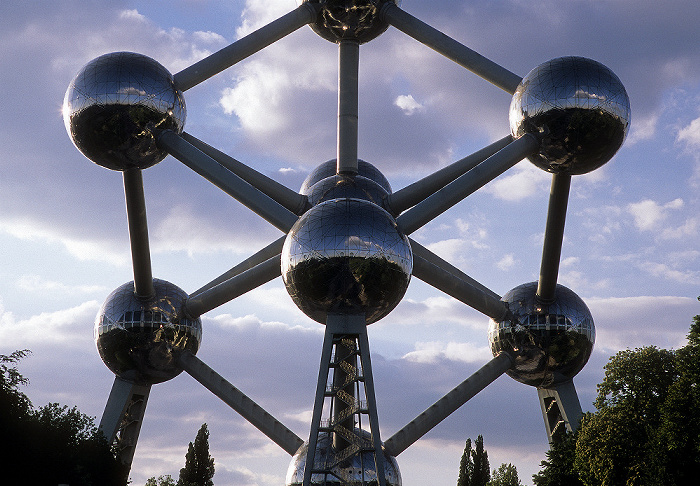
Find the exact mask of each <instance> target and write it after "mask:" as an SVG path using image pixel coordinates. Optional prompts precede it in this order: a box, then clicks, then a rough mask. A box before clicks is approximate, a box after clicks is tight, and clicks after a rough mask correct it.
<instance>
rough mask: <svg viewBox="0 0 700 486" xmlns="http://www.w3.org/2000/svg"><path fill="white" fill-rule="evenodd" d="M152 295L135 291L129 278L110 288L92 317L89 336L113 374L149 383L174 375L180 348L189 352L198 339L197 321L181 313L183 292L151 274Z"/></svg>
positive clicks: (178, 367)
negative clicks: (142, 295)
mask: <svg viewBox="0 0 700 486" xmlns="http://www.w3.org/2000/svg"><path fill="white" fill-rule="evenodd" d="M153 286H154V287H155V296H154V297H153V298H151V299H148V300H142V299H139V298H137V297H136V295H135V293H134V283H133V282H128V283H126V284H124V285H122V286H121V287H119V288H117V289H116V290H115V291H114V292H112V293H111V294H110V295H109V296H108V297H107V299H106V300H105V302H104V304H102V307H101V308H100V310H99V312H98V314H97V317H96V318H95V341H96V343H97V349H98V351H99V353H100V357H101V358H102V361H104V363H105V364H106V365H107V367H108V368H109V369H110V370H111V371H112V372H113V373H114V374H115V375H117V376H119V377H120V378H123V379H125V380H128V381H131V382H134V383H143V384H155V383H160V382H163V381H167V380H169V379H171V378H174V377H175V376H177V375H178V374H179V373H180V372H181V371H182V368H180V366H179V365H178V364H177V360H178V357H179V355H180V354H181V353H182V352H184V351H189V352H191V353H193V354H195V353H196V352H197V350H198V349H199V344H200V342H201V340H202V322H201V320H200V319H199V318H197V319H192V318H189V317H186V316H185V315H183V314H182V306H183V304H184V302H185V301H186V300H187V294H186V293H185V292H184V291H183V290H182V289H180V288H178V287H177V286H175V285H173V284H171V283H169V282H166V281H164V280H159V279H153Z"/></svg>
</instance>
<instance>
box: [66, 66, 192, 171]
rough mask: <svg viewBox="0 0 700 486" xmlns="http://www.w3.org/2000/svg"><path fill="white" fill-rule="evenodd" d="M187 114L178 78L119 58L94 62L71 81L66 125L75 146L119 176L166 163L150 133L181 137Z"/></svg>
mask: <svg viewBox="0 0 700 486" xmlns="http://www.w3.org/2000/svg"><path fill="white" fill-rule="evenodd" d="M185 116H186V109H185V100H184V98H183V96H182V92H180V91H179V90H177V89H176V88H175V84H174V82H173V76H172V75H171V74H170V73H169V72H168V70H166V69H165V68H164V67H163V66H162V65H160V64H159V63H158V62H157V61H154V60H153V59H151V58H149V57H146V56H144V55H141V54H135V53H132V52H114V53H111V54H105V55H103V56H100V57H98V58H97V59H94V60H93V61H90V62H89V63H88V64H86V65H85V67H83V68H82V69H81V70H80V72H79V73H78V74H77V75H76V76H75V78H74V79H73V81H71V83H70V85H69V86H68V90H67V91H66V95H65V98H64V101H63V121H64V122H65V125H66V130H68V134H69V135H70V137H71V140H73V143H74V144H75V146H76V147H77V148H78V150H80V151H81V152H82V153H83V155H85V156H86V157H87V158H88V159H90V160H92V161H93V162H95V163H96V164H98V165H101V166H103V167H107V168H108V169H113V170H126V169H131V168H139V169H145V168H147V167H150V166H152V165H155V164H157V163H158V162H160V161H161V160H163V159H164V158H165V156H166V155H167V152H166V151H164V150H160V149H159V148H158V147H157V146H156V142H155V138H154V137H153V135H152V134H151V132H150V131H149V128H159V129H169V130H173V131H176V132H177V133H181V132H182V129H183V127H184V123H185Z"/></svg>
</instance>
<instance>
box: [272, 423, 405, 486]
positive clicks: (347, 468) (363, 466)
mask: <svg viewBox="0 0 700 486" xmlns="http://www.w3.org/2000/svg"><path fill="white" fill-rule="evenodd" d="M363 435H364V436H365V441H366V442H367V444H366V445H367V448H368V449H369V448H371V442H370V440H369V437H370V436H369V433H368V432H366V431H363ZM331 443H332V434H330V433H328V432H322V433H320V434H319V437H318V441H317V442H316V454H315V455H314V463H315V466H316V467H315V469H324V466H326V465H333V464H335V465H334V466H332V467H331V468H330V469H329V470H328V474H313V475H312V476H311V485H312V486H315V485H322V484H324V485H333V484H338V485H340V484H379V481H377V468H376V466H375V462H374V452H373V451H372V450H365V451H364V452H361V453H358V454H353V455H352V456H351V457H349V458H348V459H346V460H342V458H341V457H339V455H340V454H342V451H340V453H338V452H336V451H335V449H334V448H333V447H332V445H331ZM351 447H352V446H351ZM308 450H309V443H308V442H305V443H304V445H302V446H301V447H300V448H299V450H298V451H297V452H296V454H294V457H292V462H291V463H290V464H289V469H287V479H286V481H285V485H286V486H301V484H302V483H303V482H304V468H305V466H306V454H307V451H308ZM383 452H384V477H385V478H386V485H387V486H401V472H400V471H399V465H398V464H397V462H396V459H395V458H394V457H393V456H391V455H389V454H387V453H386V452H385V451H383Z"/></svg>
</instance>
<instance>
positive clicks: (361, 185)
mask: <svg viewBox="0 0 700 486" xmlns="http://www.w3.org/2000/svg"><path fill="white" fill-rule="evenodd" d="M388 194H389V193H388V192H387V191H386V189H384V188H383V187H382V186H380V185H379V184H377V183H376V182H374V181H373V180H371V179H368V178H367V177H362V176H360V175H354V176H350V175H332V176H330V177H326V178H325V179H321V180H320V181H318V182H317V183H316V184H314V185H313V186H311V187H310V188H309V190H308V191H307V194H306V195H307V196H308V198H309V203H310V204H311V205H312V206H315V205H316V204H318V203H320V202H323V201H329V200H331V199H340V198H342V199H348V198H351V199H364V200H365V201H370V202H373V203H374V204H376V205H378V206H381V205H382V202H383V200H384V198H385V197H386V196H387V195H388Z"/></svg>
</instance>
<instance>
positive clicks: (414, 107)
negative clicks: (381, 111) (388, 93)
mask: <svg viewBox="0 0 700 486" xmlns="http://www.w3.org/2000/svg"><path fill="white" fill-rule="evenodd" d="M394 104H395V105H396V106H398V107H399V108H401V110H402V111H403V112H404V114H406V115H413V114H414V113H415V112H416V111H420V110H422V109H423V105H421V104H420V103H418V102H417V101H416V100H415V99H414V98H413V95H400V96H397V97H396V99H395V100H394Z"/></svg>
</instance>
